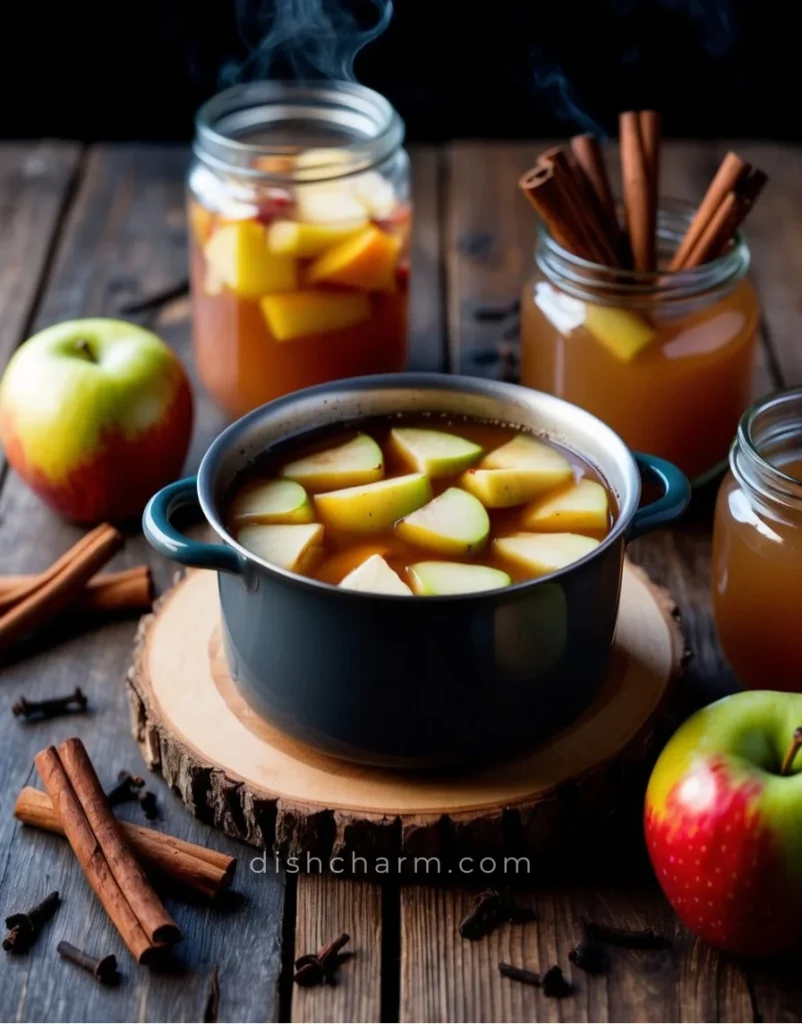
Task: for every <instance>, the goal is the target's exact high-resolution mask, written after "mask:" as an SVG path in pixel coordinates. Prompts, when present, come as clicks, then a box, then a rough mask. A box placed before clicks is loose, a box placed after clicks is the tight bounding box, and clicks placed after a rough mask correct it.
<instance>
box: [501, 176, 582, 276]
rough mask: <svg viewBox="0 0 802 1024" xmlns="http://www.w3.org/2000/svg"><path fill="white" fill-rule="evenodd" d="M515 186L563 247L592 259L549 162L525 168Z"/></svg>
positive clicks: (577, 254)
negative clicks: (526, 169) (525, 170)
mask: <svg viewBox="0 0 802 1024" xmlns="http://www.w3.org/2000/svg"><path fill="white" fill-rule="evenodd" d="M518 186H519V188H520V189H521V190H522V191H523V193H524V195H525V196H526V198H527V199H528V200H529V202H530V203H531V204H532V206H533V207H534V209H535V211H536V212H537V213H538V215H539V216H540V218H541V220H542V221H543V222H544V223H545V225H546V227H547V228H548V229H549V233H550V234H551V236H552V238H553V239H554V240H555V241H556V242H557V244H558V245H561V246H562V247H563V249H567V250H568V251H569V252H572V253H574V255H576V256H580V257H582V259H586V260H589V259H592V258H593V257H592V255H591V253H590V252H589V251H588V247H587V242H586V240H585V237H584V234H583V232H582V231H581V229H580V227H579V225H578V224H577V220H576V215H575V213H574V211H573V210H571V209H570V208H569V207H568V205H567V204H566V202H565V198H564V195H563V190H562V189H561V187H560V182H559V180H558V178H557V172H556V169H555V167H554V165H553V164H541V165H539V166H536V167H533V168H531V169H530V170H528V171H527V172H526V173H525V174H524V175H522V176H521V178H520V180H519V182H518Z"/></svg>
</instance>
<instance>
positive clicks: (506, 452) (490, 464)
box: [479, 434, 572, 486]
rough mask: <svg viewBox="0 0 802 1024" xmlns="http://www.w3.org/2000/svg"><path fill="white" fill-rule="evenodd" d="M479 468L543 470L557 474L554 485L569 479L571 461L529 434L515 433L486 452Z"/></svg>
mask: <svg viewBox="0 0 802 1024" xmlns="http://www.w3.org/2000/svg"><path fill="white" fill-rule="evenodd" d="M479 468H480V469H536V470H543V471H545V472H549V473H555V474H557V476H558V479H556V481H555V485H556V484H557V483H561V482H563V481H564V480H568V479H570V477H571V475H572V474H571V463H570V462H569V461H568V459H566V457H565V456H564V455H563V454H562V453H560V452H558V451H557V449H556V448H552V447H551V445H548V444H546V443H545V442H543V441H538V440H537V438H535V437H531V436H530V435H529V434H516V436H515V437H514V438H513V439H512V440H511V441H508V442H507V443H506V444H503V445H502V446H501V447H500V448H496V449H495V450H494V451H492V452H488V454H487V455H485V457H484V458H483V459H482V461H481V463H480V465H479ZM555 485H553V486H555Z"/></svg>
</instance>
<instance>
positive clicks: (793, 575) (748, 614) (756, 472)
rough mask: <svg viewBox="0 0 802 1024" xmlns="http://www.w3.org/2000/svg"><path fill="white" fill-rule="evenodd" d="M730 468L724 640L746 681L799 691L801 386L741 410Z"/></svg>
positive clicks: (719, 563)
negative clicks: (747, 409) (742, 412)
mask: <svg viewBox="0 0 802 1024" xmlns="http://www.w3.org/2000/svg"><path fill="white" fill-rule="evenodd" d="M730 466H731V471H730V473H728V474H727V476H726V477H725V479H724V481H723V483H722V485H721V488H720V490H719V495H718V501H717V505H716V519H715V528H714V533H713V579H712V590H713V607H714V611H715V616H716V626H717V628H718V634H719V639H720V641H721V646H722V648H723V650H724V653H725V655H726V656H727V660H728V661H729V663H730V665H731V666H732V669H733V671H734V673H735V675H736V676H737V677H738V679H739V680H740V682H741V683H742V684H743V685H744V686H746V687H748V688H750V689H767V690H792V691H796V692H801V693H802V628H800V611H801V610H802V389H796V390H793V391H787V392H781V393H779V394H777V395H773V396H771V397H770V398H768V399H766V400H764V401H763V402H761V403H759V404H758V405H756V406H754V407H753V408H752V409H750V410H749V411H748V412H747V413H746V414H745V415H744V417H743V419H742V421H741V424H740V426H739V429H738V436H737V438H736V441H735V443H734V445H733V447H732V451H731V454H730Z"/></svg>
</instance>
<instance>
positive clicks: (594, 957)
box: [568, 921, 610, 974]
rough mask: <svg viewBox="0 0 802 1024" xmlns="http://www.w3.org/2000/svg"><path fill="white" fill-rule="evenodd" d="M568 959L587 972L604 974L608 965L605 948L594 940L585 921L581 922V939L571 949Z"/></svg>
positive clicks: (608, 959) (608, 958) (608, 960)
mask: <svg viewBox="0 0 802 1024" xmlns="http://www.w3.org/2000/svg"><path fill="white" fill-rule="evenodd" d="M568 959H569V960H570V961H571V963H572V964H574V966H575V967H578V968H579V969H580V970H581V971H586V972H587V973H588V974H604V973H605V971H607V970H608V969H609V967H610V957H609V955H608V953H607V950H606V949H605V948H604V946H602V945H601V944H600V943H599V942H597V941H596V939H595V937H594V935H593V932H592V931H591V929H590V926H589V925H588V922H587V921H583V922H582V941H581V942H580V943H578V945H576V946H575V947H574V948H573V949H572V950H571V952H570V953H569V954H568Z"/></svg>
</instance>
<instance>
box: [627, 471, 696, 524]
mask: <svg viewBox="0 0 802 1024" xmlns="http://www.w3.org/2000/svg"><path fill="white" fill-rule="evenodd" d="M632 457H633V458H634V460H635V462H636V463H637V466H638V469H640V471H641V472H642V473H643V475H644V476H645V477H646V479H647V480H654V481H655V482H656V483H659V484H662V485H663V491H664V492H665V493H664V494H663V497H662V498H658V499H657V501H652V502H650V504H648V505H644V506H643V507H642V508H639V509H638V510H637V511H636V512H635V515H634V516H633V517H632V522H631V523H630V525H629V532H628V534H627V536H628V538H629V539H630V540H632V539H634V538H635V537H640V536H641V534H644V533H648V532H649V530H654V529H655V528H656V527H658V526H665V524H666V523H670V522H672V520H674V519H678V518H679V517H680V516H681V515H682V513H683V512H684V511H685V509H686V508H687V507H688V503H689V502H690V500H691V485H690V484H689V483H688V478H687V477H686V476H685V474H684V473H683V472H682V471H681V470H679V469H677V467H676V466H675V465H674V464H673V462H667V461H666V460H665V459H658V457H657V456H656V455H644V454H643V452H633V453H632Z"/></svg>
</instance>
